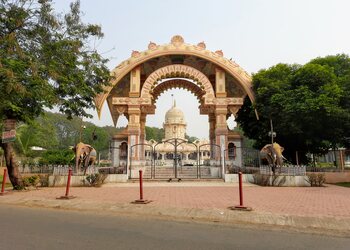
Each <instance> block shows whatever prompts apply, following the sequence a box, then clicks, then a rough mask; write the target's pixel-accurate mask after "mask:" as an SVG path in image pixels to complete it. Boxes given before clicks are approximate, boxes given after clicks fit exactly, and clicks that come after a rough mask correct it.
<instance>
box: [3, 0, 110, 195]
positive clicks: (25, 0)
mask: <svg viewBox="0 0 350 250" xmlns="http://www.w3.org/2000/svg"><path fill="white" fill-rule="evenodd" d="M102 37H103V33H102V31H101V27H100V26H98V25H94V24H85V23H83V22H82V20H81V12H80V2H79V1H76V2H74V3H71V5H70V11H69V12H68V13H66V14H60V13H55V11H54V9H53V6H52V1H51V0H0V119H1V120H5V119H6V120H13V121H15V122H26V123H30V122H31V121H33V120H34V119H35V118H36V117H38V116H39V115H40V114H42V113H43V112H44V110H45V108H53V107H57V108H58V109H59V110H60V112H62V113H64V114H65V115H67V116H68V118H72V117H73V116H78V117H89V116H91V115H89V114H88V113H87V111H86V109H87V108H90V107H92V106H93V100H94V97H95V96H96V94H97V93H100V92H102V91H103V87H104V85H107V84H108V82H109V79H110V73H109V70H108V68H107V67H106V62H107V60H106V59H104V58H103V57H102V56H101V55H100V54H99V53H98V51H97V49H96V48H95V47H94V46H93V44H94V43H93V41H95V40H96V39H101V38H102ZM1 146H2V148H3V149H4V155H5V158H6V165H7V168H8V173H9V177H10V180H11V182H12V185H13V186H14V187H15V188H17V187H20V186H22V185H23V183H22V181H21V177H20V174H19V172H18V167H17V163H16V160H15V157H14V154H13V145H12V143H4V144H1Z"/></svg>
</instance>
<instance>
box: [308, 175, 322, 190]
mask: <svg viewBox="0 0 350 250" xmlns="http://www.w3.org/2000/svg"><path fill="white" fill-rule="evenodd" d="M306 181H307V182H308V183H310V185H311V187H323V184H324V183H325V182H326V177H325V174H324V173H318V174H316V173H307V174H306Z"/></svg>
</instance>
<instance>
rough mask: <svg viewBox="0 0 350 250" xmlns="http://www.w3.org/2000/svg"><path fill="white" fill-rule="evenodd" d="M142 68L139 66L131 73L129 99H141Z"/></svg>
mask: <svg viewBox="0 0 350 250" xmlns="http://www.w3.org/2000/svg"><path fill="white" fill-rule="evenodd" d="M140 85H141V67H140V66H137V67H135V68H134V69H133V70H131V71H130V92H129V97H140Z"/></svg>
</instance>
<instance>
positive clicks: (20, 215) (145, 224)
mask: <svg viewBox="0 0 350 250" xmlns="http://www.w3.org/2000/svg"><path fill="white" fill-rule="evenodd" d="M0 226H1V229H0V239H1V240H0V249H6V250H12V249H16V250H21V249H36V250H39V249H45V250H46V249H50V250H53V249H63V250H70V249H84V250H88V249H94V250H95V249H143V250H146V249H162V250H163V249H191V250H196V249H200V250H205V249H231V250H232V249H269V250H271V249H293V250H296V249H308V250H310V249H332V250H334V249H349V246H350V239H349V238H339V237H330V236H321V235H313V234H305V233H295V232H282V231H277V230H274V231H271V230H263V229H256V228H255V229H248V228H239V227H235V226H227V225H219V224H209V223H193V222H172V221H164V220H154V219H150V218H149V219H142V218H137V217H122V216H115V215H94V214H88V213H78V212H70V211H61V210H48V209H38V208H35V209H34V208H24V207H12V206H4V205H1V206H0Z"/></svg>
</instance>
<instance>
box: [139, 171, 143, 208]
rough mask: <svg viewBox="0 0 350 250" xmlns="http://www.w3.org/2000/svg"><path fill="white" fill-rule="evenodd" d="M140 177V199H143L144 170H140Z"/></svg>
mask: <svg viewBox="0 0 350 250" xmlns="http://www.w3.org/2000/svg"><path fill="white" fill-rule="evenodd" d="M139 177H140V178H139V179H140V201H143V182H142V170H141V169H140V170H139Z"/></svg>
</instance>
